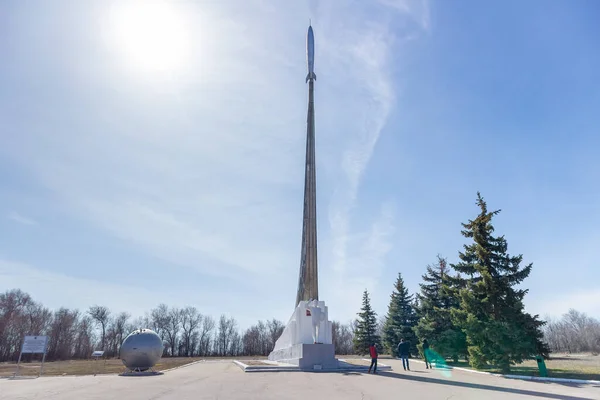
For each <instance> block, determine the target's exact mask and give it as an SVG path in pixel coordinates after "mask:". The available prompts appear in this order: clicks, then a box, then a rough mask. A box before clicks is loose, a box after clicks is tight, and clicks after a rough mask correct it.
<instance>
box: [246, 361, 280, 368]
mask: <svg viewBox="0 0 600 400" xmlns="http://www.w3.org/2000/svg"><path fill="white" fill-rule="evenodd" d="M244 364H246V365H260V366H263V367H273V366H274V365H273V364H269V363H266V362H264V361H260V360H247V361H244Z"/></svg>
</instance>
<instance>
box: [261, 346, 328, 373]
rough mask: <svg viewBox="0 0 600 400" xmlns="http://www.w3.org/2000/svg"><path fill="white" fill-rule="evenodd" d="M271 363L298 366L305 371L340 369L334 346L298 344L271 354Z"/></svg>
mask: <svg viewBox="0 0 600 400" xmlns="http://www.w3.org/2000/svg"><path fill="white" fill-rule="evenodd" d="M269 360H270V361H277V362H280V363H285V364H291V365H296V366H298V367H299V368H300V369H303V370H328V369H338V367H339V366H338V360H337V359H336V358H335V349H334V346H333V344H304V343H300V344H296V345H293V346H290V347H286V348H283V349H279V350H275V351H273V352H272V353H271V354H269Z"/></svg>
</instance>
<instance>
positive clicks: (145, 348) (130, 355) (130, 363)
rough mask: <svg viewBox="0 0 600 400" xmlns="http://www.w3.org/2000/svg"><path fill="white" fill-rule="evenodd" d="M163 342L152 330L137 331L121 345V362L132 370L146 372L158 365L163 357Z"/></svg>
mask: <svg viewBox="0 0 600 400" xmlns="http://www.w3.org/2000/svg"><path fill="white" fill-rule="evenodd" d="M162 353H163V342H162V339H161V338H160V336H158V335H157V334H156V332H154V331H153V330H150V329H136V330H135V331H133V332H131V333H130V334H129V335H128V336H127V337H126V338H125V340H124V341H123V344H122V345H121V361H123V364H125V366H126V367H127V368H129V369H131V370H138V371H145V370H147V369H149V368H152V367H153V366H155V365H156V363H157V362H158V360H160V358H161V357H162Z"/></svg>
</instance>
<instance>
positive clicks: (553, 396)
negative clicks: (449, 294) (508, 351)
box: [377, 371, 589, 400]
mask: <svg viewBox="0 0 600 400" xmlns="http://www.w3.org/2000/svg"><path fill="white" fill-rule="evenodd" d="M411 372H412V371H411ZM377 375H379V376H384V377H386V378H396V379H404V380H407V381H416V382H424V383H435V384H438V385H447V386H458V387H466V388H472V389H480V390H492V391H494V392H505V393H513V394H521V395H526V396H536V397H543V398H546V399H561V400H589V398H587V397H577V396H565V395H561V394H552V393H544V392H536V391H533V390H525V389H515V388H507V387H501V386H492V385H483V384H479V383H469V382H459V381H451V380H446V379H437V378H426V377H421V376H414V375H403V374H396V373H392V372H378V373H377Z"/></svg>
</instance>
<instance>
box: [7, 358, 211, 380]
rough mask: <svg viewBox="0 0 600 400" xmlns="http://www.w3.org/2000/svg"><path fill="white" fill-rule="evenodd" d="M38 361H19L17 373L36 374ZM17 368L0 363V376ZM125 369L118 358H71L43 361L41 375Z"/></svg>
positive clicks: (165, 363) (176, 362) (166, 363)
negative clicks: (69, 359)
mask: <svg viewBox="0 0 600 400" xmlns="http://www.w3.org/2000/svg"><path fill="white" fill-rule="evenodd" d="M198 360H201V358H195V357H175V358H162V359H161V360H160V361H159V362H158V364H156V366H155V367H154V369H155V370H157V371H162V370H165V369H169V368H174V367H178V366H181V365H184V364H188V363H190V362H194V361H198ZM40 364H41V363H40V362H26V363H23V362H22V363H21V365H20V367H19V375H21V376H37V375H38V374H39V372H40ZM16 368H17V364H16V363H0V377H7V376H12V375H13V374H14V373H15V371H16ZM124 371H125V366H124V365H123V363H122V362H121V360H119V359H109V360H98V361H94V360H71V361H53V362H46V363H44V371H43V376H60V375H92V374H94V373H98V374H118V373H121V372H124Z"/></svg>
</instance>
